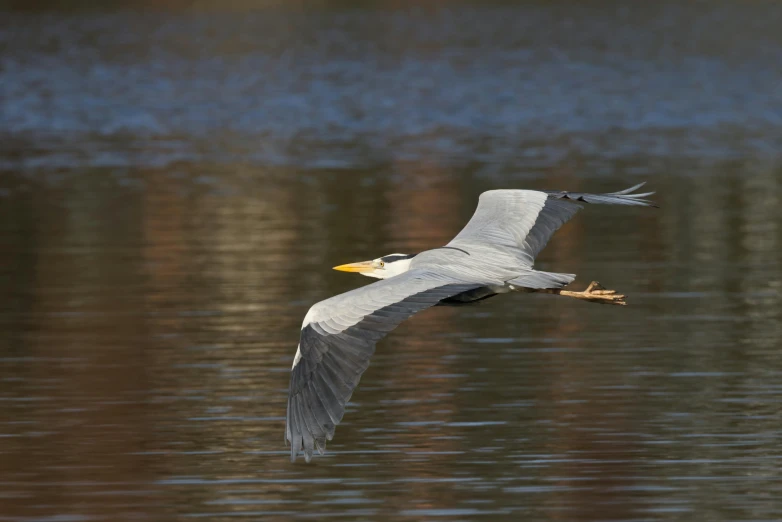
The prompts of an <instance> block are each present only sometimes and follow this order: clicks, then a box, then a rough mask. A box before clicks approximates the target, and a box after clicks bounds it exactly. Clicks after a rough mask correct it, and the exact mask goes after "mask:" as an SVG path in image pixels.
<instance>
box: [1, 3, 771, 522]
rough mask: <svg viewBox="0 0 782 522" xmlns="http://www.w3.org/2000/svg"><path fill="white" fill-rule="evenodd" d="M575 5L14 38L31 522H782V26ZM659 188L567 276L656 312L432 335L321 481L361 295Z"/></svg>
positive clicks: (559, 315)
mask: <svg viewBox="0 0 782 522" xmlns="http://www.w3.org/2000/svg"><path fill="white" fill-rule="evenodd" d="M766 7H767V9H766ZM562 9H564V7H561V6H559V4H557V5H556V6H551V7H545V6H536V7H512V6H505V7H502V8H498V9H488V8H483V9H481V8H477V7H476V8H472V10H471V11H470V12H469V13H467V14H465V13H461V12H460V13H457V12H455V11H449V10H448V9H433V10H431V11H414V12H402V11H388V12H385V11H382V10H372V9H364V10H362V9H355V10H348V11H346V12H343V11H340V10H338V9H337V10H324V11H323V12H319V13H316V14H309V15H308V14H306V13H301V12H296V13H292V12H290V13H289V12H286V13H283V14H284V15H285V16H283V18H282V19H284V20H286V21H287V22H288V23H287V25H286V24H278V23H277V22H279V21H280V18H275V16H282V15H279V14H277V15H269V17H263V16H256V15H252V16H250V15H247V16H243V17H240V18H242V24H244V25H242V27H244V28H245V29H248V28H249V29H252V30H249V29H248V30H238V29H236V26H234V25H232V24H231V23H230V22H232V21H233V20H236V18H232V16H233V15H227V14H225V13H222V14H215V16H214V18H213V19H207V18H204V17H202V16H201V15H197V14H191V15H189V16H184V15H182V16H179V15H175V14H172V13H169V14H166V15H162V14H159V15H151V18H150V19H149V20H151V21H149V20H147V21H148V22H149V23H141V22H142V21H144V20H142V19H141V18H136V16H137V15H134V14H131V13H125V14H115V15H101V14H90V15H85V14H83V15H72V16H69V17H62V18H61V19H57V20H54V19H52V18H47V16H48V15H45V14H40V15H35V14H29V15H25V16H22V15H18V14H15V15H9V17H3V19H2V21H0V24H2V25H0V29H2V31H0V39H1V40H2V47H0V59H1V66H2V69H0V74H2V75H3V82H0V84H1V85H2V89H3V94H4V96H2V97H0V110H1V111H2V112H1V114H2V115H3V119H2V123H0V134H2V135H3V136H5V137H6V138H8V139H4V140H0V168H2V169H3V170H1V171H0V252H2V255H0V326H2V329H3V332H4V335H2V336H0V440H2V444H0V486H1V487H0V505H1V506H2V509H1V510H0V519H3V520H6V519H8V520H30V519H36V520H37V519H44V520H45V519H58V520H63V519H67V520H90V519H102V518H111V519H122V518H131V517H138V516H146V517H147V518H151V519H155V520H159V519H168V518H171V519H173V518H184V517H195V518H208V519H215V520H219V519H222V518H229V517H235V516H244V517H247V518H251V519H256V518H269V519H272V520H274V519H277V520H288V519H290V518H291V517H293V516H310V517H316V516H322V517H325V516H340V517H344V518H358V519H385V518H398V519H409V520H418V519H423V518H434V517H440V518H445V519H449V520H450V519H468V518H474V517H477V516H479V515H484V516H488V517H493V518H496V519H507V520H517V519H519V518H529V519H562V520H578V519H601V520H605V519H612V520H642V519H653V518H663V517H665V518H682V517H685V518H691V517H700V518H705V519H709V520H719V519H728V518H730V519H776V518H779V516H780V513H782V508H781V507H780V503H779V501H778V500H777V498H778V497H779V496H780V493H781V492H780V488H779V486H778V482H779V481H778V480H776V479H778V469H779V464H780V458H782V454H781V453H780V450H779V444H778V440H779V436H780V432H779V421H780V418H779V411H778V410H779V408H778V404H779V402H780V399H781V398H782V397H781V396H782V387H780V385H779V384H778V383H779V382H780V377H781V376H782V359H781V358H780V357H782V356H780V352H779V349H778V344H779V338H780V335H781V334H782V307H780V289H781V288H782V263H781V262H780V259H782V255H780V253H781V248H782V247H781V245H782V237H780V222H781V221H780V218H782V211H781V210H780V204H779V203H780V201H781V200H782V186H781V185H780V180H781V179H782V168H781V165H782V162H780V156H779V153H778V151H779V150H782V148H780V147H777V145H778V141H779V137H780V136H782V134H780V133H779V122H778V117H777V114H778V113H779V111H778V108H779V106H780V105H779V89H777V88H776V86H777V85H778V83H779V82H778V81H776V80H777V77H778V76H779V66H778V64H779V63H780V62H779V60H776V58H777V57H778V54H779V52H780V45H779V36H778V34H777V32H776V31H775V30H774V31H772V30H771V29H770V26H771V25H773V24H772V23H771V21H773V20H774V19H775V18H774V17H775V16H776V15H777V11H778V9H776V8H774V7H773V6H765V7H764V8H763V12H762V16H761V15H758V9H760V7H746V8H744V9H743V10H740V9H738V8H735V7H731V6H729V5H727V4H726V5H723V6H717V7H709V8H706V7H701V8H700V9H703V10H705V12H701V11H699V10H698V9H699V8H696V7H688V6H673V7H669V8H668V9H669V11H665V10H662V11H658V10H656V9H651V8H650V9H648V10H646V11H644V12H643V13H638V12H637V11H634V10H624V11H623V10H619V11H615V10H612V9H607V8H597V7H595V8H594V9H593V10H592V11H590V12H589V13H587V12H586V11H588V9H587V8H580V7H579V8H573V9H572V10H569V11H568V12H569V13H570V15H569V16H570V19H571V22H570V25H568V23H566V22H561V23H560V22H557V23H556V24H553V25H552V23H548V22H551V21H552V20H559V19H560V18H558V17H559V16H560V15H561V14H562V13H561V12H560V11H561V10H562ZM747 13H749V14H747ZM752 13H754V16H753V14H752ZM642 15H643V16H642ZM41 17H43V18H41ZM245 18H246V19H245ZM777 18H778V17H777ZM129 21H130V22H133V23H131V24H130V26H132V27H134V28H135V29H137V30H138V31H137V32H133V33H132V34H131V33H128V31H127V30H124V29H121V28H124V27H126V26H128V25H127V24H128V22H129ZM576 22H579V23H578V24H577V25H578V27H580V28H582V29H583V31H581V30H579V31H574V30H572V27H573V24H575V23H576ZM547 23H548V29H547V28H546V27H545V26H546V24H547ZM665 23H669V24H670V28H669V29H668V30H667V31H661V30H659V29H657V27H658V26H659V27H662V26H665ZM513 24H520V25H519V27H516V26H515V25H513ZM660 24H662V25H660ZM693 24H695V25H693ZM699 24H700V25H699ZM704 24H705V25H704ZM709 24H711V25H709ZM721 24H723V25H725V26H727V27H733V26H734V25H737V24H738V25H741V24H743V25H741V27H740V28H736V32H735V34H740V35H743V36H744V38H738V37H737V38H736V39H734V41H733V42H731V44H730V45H727V44H726V43H725V42H722V41H721V40H720V41H714V39H713V38H712V36H710V35H713V34H716V33H715V29H714V28H715V27H719V28H721V29H720V34H723V33H724V27H723V25H721ZM511 26H513V27H512V28H511ZM691 26H693V27H694V26H697V27H700V28H702V31H699V32H697V35H695V36H692V34H693V33H692V32H690V31H689V28H690V27H691ZM774 27H776V26H774ZM19 28H21V29H19ZM258 28H264V29H268V30H269V31H270V32H264V31H259V30H257V29H258ZM503 28H504V29H503ZM524 28H527V29H529V30H523V29H524ZM612 28H613V29H615V30H608V29H612ZM302 29H307V30H302ZM398 29H399V30H402V29H404V30H405V31H406V33H405V35H406V38H399V37H397V36H395V34H396V33H393V31H396V30H398ZM511 29H512V30H511ZM633 29H635V31H633ZM489 33H491V34H489ZM192 34H197V35H200V36H203V38H198V39H192V38H190V37H189V36H188V37H185V36H183V35H192ZM262 34H266V35H272V36H274V37H272V36H268V38H261V37H260V36H258V35H262ZM731 34H733V33H731ZM248 35H255V36H248ZM492 35H496V36H492ZM606 35H608V36H606ZM688 35H689V36H688ZM609 36H610V38H609ZM690 36H692V38H690ZM123 38H126V40H125V41H124V43H123ZM482 42H483V43H482ZM486 42H488V43H486ZM33 58H34V59H33ZM422 71H423V72H427V73H428V74H422ZM487 71H489V72H492V74H488V73H487ZM118 74H121V75H122V82H119V81H118V80H117V75H118ZM52 76H55V77H57V78H58V80H59V81H58V82H49V81H47V79H49V78H50V77H52ZM750 84H751V86H749V85H750ZM41 85H45V86H46V89H48V90H49V91H50V93H49V94H47V93H46V89H43V88H42V87H41ZM118 86H121V87H118ZM541 86H544V87H545V88H543V87H541ZM118 89H119V91H118ZM118 92H119V94H118ZM487 93H488V94H487ZM748 93H749V94H748ZM123 96H124V97H125V98H123ZM118 100H122V103H120V101H118ZM775 118H776V119H775ZM643 179H646V180H648V181H649V182H650V183H651V184H652V185H653V187H652V188H653V189H655V190H657V191H658V196H656V199H657V200H658V201H659V202H660V203H661V205H662V208H661V209H659V210H657V211H653V210H648V209H642V210H639V209H622V208H592V209H589V211H588V212H584V213H583V214H582V215H580V216H579V217H578V218H577V219H576V220H574V221H573V222H571V223H569V224H568V225H566V226H565V227H564V228H563V229H562V230H561V231H560V232H559V233H558V234H557V235H556V236H555V238H554V240H553V242H552V243H551V245H549V247H548V248H547V249H546V250H545V251H544V252H543V253H542V255H541V257H540V260H539V261H540V262H539V266H540V268H542V269H544V270H556V271H561V272H574V273H578V274H580V276H581V277H580V279H579V280H580V281H581V282H582V284H586V283H587V282H588V281H589V280H591V279H597V280H601V281H603V282H604V283H610V285H611V286H612V287H616V288H618V289H621V290H622V291H625V292H626V293H628V294H629V296H630V300H631V301H630V302H631V306H628V307H627V308H626V309H621V310H616V309H613V308H609V307H599V306H591V305H588V304H584V303H578V302H572V303H571V302H567V300H562V299H557V298H555V297H553V296H506V297H505V298H497V299H493V300H489V301H487V302H485V303H484V304H482V305H480V306H477V307H465V308H438V309H434V310H430V311H428V312H427V313H425V314H422V315H421V316H420V317H416V318H415V319H413V320H411V321H410V322H408V323H406V324H404V325H403V326H401V327H400V328H399V329H398V330H397V331H396V332H395V333H394V334H393V335H392V336H390V337H389V338H387V339H386V340H385V341H384V342H383V343H381V345H380V347H379V349H378V353H377V355H376V357H375V358H374V359H373V361H372V366H371V367H370V369H369V370H368V371H367V373H366V374H365V376H364V378H363V380H362V384H361V386H360V387H359V389H358V391H357V392H356V394H355V395H354V397H353V402H352V403H351V405H350V406H349V408H348V413H347V414H346V416H345V422H344V424H343V425H341V426H340V427H339V428H338V430H337V437H336V439H335V440H334V441H333V442H332V444H331V445H330V447H329V452H328V454H327V455H326V456H325V457H323V458H318V459H316V460H315V461H314V462H313V464H312V465H309V466H304V465H295V466H294V465H291V464H290V463H289V462H288V456H287V451H286V448H285V446H284V444H283V429H284V420H283V415H284V411H285V408H284V405H285V398H286V393H287V385H288V382H287V379H288V369H289V368H290V362H291V358H292V356H293V352H294V351H295V346H296V343H297V340H298V329H299V326H300V324H301V319H302V317H303V316H304V314H305V313H306V310H307V309H308V307H309V306H310V305H311V304H312V303H314V302H316V301H318V300H321V299H323V298H325V297H328V296H331V295H334V294H336V293H338V292H341V291H345V290H347V289H350V288H354V287H356V286H357V285H360V284H364V283H366V282H368V280H364V279H360V278H357V277H351V276H350V275H345V274H338V273H334V272H332V271H331V270H330V269H329V267H331V266H334V265H336V264H340V263H344V262H349V261H355V260H359V259H365V258H368V257H373V256H378V255H382V254H387V253H391V252H417V251H420V250H422V249H426V248H429V247H432V246H436V245H440V244H442V243H444V242H445V241H447V240H448V239H449V238H450V237H452V236H453V234H454V233H455V232H456V231H458V230H459V228H460V227H461V226H462V225H463V224H464V222H466V220H467V219H468V218H469V216H470V215H471V213H472V211H473V209H474V206H475V203H476V201H477V197H478V195H479V194H480V192H481V191H483V190H486V189H490V188H497V187H529V188H567V189H572V190H593V191H603V190H616V189H619V188H623V187H625V186H629V185H631V184H634V183H635V182H637V181H640V180H643ZM47 517H48V518H47Z"/></svg>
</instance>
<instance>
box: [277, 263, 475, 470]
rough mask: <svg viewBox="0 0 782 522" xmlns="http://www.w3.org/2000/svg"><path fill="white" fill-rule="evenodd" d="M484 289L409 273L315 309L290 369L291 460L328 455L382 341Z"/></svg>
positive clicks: (288, 426) (288, 423) (420, 272)
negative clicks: (449, 301) (426, 313)
mask: <svg viewBox="0 0 782 522" xmlns="http://www.w3.org/2000/svg"><path fill="white" fill-rule="evenodd" d="M480 286H482V284H481V283H470V282H465V281H461V280H457V279H453V278H446V277H444V276H442V275H439V274H436V273H433V272H428V271H423V270H411V271H409V272H406V273H405V274H402V275H399V276H396V277H394V278H392V279H386V280H383V281H378V282H376V283H373V284H371V285H367V286H365V287H362V288H358V289H356V290H353V291H351V292H347V293H345V294H341V295H338V296H335V297H332V298H331V299H327V300H325V301H321V302H320V303H318V304H316V305H315V306H313V307H312V308H311V309H310V311H309V312H308V313H307V316H306V317H305V320H304V324H303V325H302V330H301V338H300V340H299V352H298V355H297V359H295V360H294V365H293V368H292V369H291V379H290V389H289V394H288V413H287V420H286V427H285V438H286V440H288V441H290V443H291V460H295V459H296V456H297V455H298V454H299V452H300V451H302V450H303V451H304V456H305V458H306V460H307V461H308V462H309V460H310V459H311V458H312V455H313V453H314V451H315V450H316V449H317V450H318V451H320V452H322V451H324V450H325V447H326V440H331V438H332V437H333V436H334V430H335V428H336V426H337V424H339V422H340V421H341V420H342V416H343V415H344V413H345V405H346V404H347V402H348V401H349V400H350V397H351V395H352V394H353V391H354V390H355V388H356V386H357V385H358V383H359V380H360V379H361V375H362V374H363V373H364V371H365V370H366V369H367V368H368V367H369V359H370V358H371V356H372V355H373V353H374V351H375V344H376V343H377V342H378V341H379V340H380V339H382V338H383V337H385V336H386V335H387V334H388V333H389V332H390V331H391V330H393V329H394V328H396V327H397V326H398V325H399V324H400V323H401V322H402V321H404V320H405V319H407V318H408V317H410V316H412V315H414V314H415V313H417V312H420V311H422V310H424V309H426V308H429V307H431V306H434V305H435V304H437V303H439V302H440V301H441V300H442V299H446V298H448V297H451V296H453V295H456V294H458V293H461V292H465V291H467V290H472V289H474V288H477V287H480Z"/></svg>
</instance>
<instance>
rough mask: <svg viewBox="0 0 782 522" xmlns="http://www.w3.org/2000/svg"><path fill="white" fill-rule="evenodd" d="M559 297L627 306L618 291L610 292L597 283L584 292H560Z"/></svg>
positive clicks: (590, 284) (623, 297)
mask: <svg viewBox="0 0 782 522" xmlns="http://www.w3.org/2000/svg"><path fill="white" fill-rule="evenodd" d="M559 295H566V296H568V297H574V298H576V299H583V300H585V301H591V302H593V303H602V304H613V305H620V306H625V305H626V304H627V301H625V296H624V295H622V294H617V293H616V290H608V289H606V288H605V287H604V286H603V285H601V284H600V283H598V282H597V281H592V282H591V283H589V286H588V287H587V288H586V290H584V291H583V292H571V291H569V290H560V291H559Z"/></svg>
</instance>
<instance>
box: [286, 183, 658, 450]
mask: <svg viewBox="0 0 782 522" xmlns="http://www.w3.org/2000/svg"><path fill="white" fill-rule="evenodd" d="M641 186H643V183H641V184H640V185H636V186H634V187H631V188H629V189H626V190H622V191H619V192H612V193H609V194H582V193H576V192H557V191H537V190H490V191H488V192H484V193H483V194H481V196H480V198H479V200H478V207H477V209H476V210H475V213H474V214H473V216H472V218H471V219H470V221H469V222H468V223H467V225H466V226H465V227H464V228H463V229H462V230H461V232H459V234H457V236H456V237H455V238H454V239H453V240H451V242H449V243H448V244H447V245H445V246H442V247H439V248H434V249H432V250H426V251H424V252H421V253H418V254H390V255H387V256H383V257H379V258H377V259H373V260H371V261H362V262H359V263H350V264H346V265H340V266H337V267H334V268H335V269H336V270H341V271H346V272H356V273H359V274H362V275H365V276H368V277H373V278H376V279H380V281H376V282H374V283H372V284H369V285H366V286H364V287H361V288H357V289H355V290H351V291H349V292H346V293H344V294H340V295H336V296H334V297H331V298H329V299H326V300H325V301H321V302H319V303H317V304H315V305H313V306H312V308H310V309H309V311H308V312H307V315H306V316H305V317H304V321H303V323H302V326H301V336H300V339H299V346H298V349H297V350H296V355H295V357H294V359H293V366H292V367H291V377H290V388H289V391H288V411H287V418H286V429H285V439H286V441H288V442H290V444H291V461H295V460H296V456H297V455H298V454H299V453H300V452H301V451H302V450H303V451H304V456H305V458H306V460H307V462H309V461H310V459H311V458H312V455H313V453H314V451H315V449H317V450H318V452H319V453H321V454H323V452H324V451H325V448H326V441H327V440H331V439H332V437H333V436H334V430H335V428H336V426H337V424H339V422H340V421H341V420H342V416H343V414H344V412H345V404H346V403H347V402H348V401H349V400H350V397H351V395H352V394H353V391H354V390H355V388H356V386H357V385H358V382H359V379H360V378H361V375H362V374H363V373H364V371H365V370H366V369H367V367H368V366H369V359H370V357H371V356H372V354H373V353H374V351H375V344H376V343H377V342H378V341H380V340H381V339H382V338H383V337H385V336H386V335H387V334H388V333H389V332H390V331H391V330H393V329H394V328H396V327H397V326H398V325H399V324H400V323H401V322H402V321H404V320H405V319H407V318H408V317H411V316H412V315H414V314H416V313H418V312H420V311H422V310H425V309H427V308H429V307H432V306H434V305H437V304H451V303H453V304H468V303H473V302H477V301H480V300H483V299H486V298H489V297H493V296H495V295H497V294H503V293H507V292H513V291H519V292H543V293H552V294H558V295H564V296H569V297H574V298H577V299H583V300H587V301H591V302H598V303H606V304H616V305H624V304H625V296H623V295H621V294H617V293H616V292H615V291H613V290H607V289H605V288H603V287H602V286H600V285H599V283H596V282H594V281H593V282H592V283H591V284H590V285H589V287H588V288H587V289H586V290H584V291H582V292H573V291H567V290H563V287H565V286H566V285H568V284H569V283H571V282H572V281H573V280H574V279H575V277H576V276H575V275H574V274H559V273H552V272H542V271H538V270H535V269H534V268H533V265H534V262H535V257H536V256H537V255H538V253H539V252H540V251H541V250H542V249H543V247H544V246H546V243H548V240H549V239H550V238H551V236H552V235H553V234H554V232H556V231H557V230H558V229H559V227H561V226H562V224H564V223H565V222H566V221H568V220H569V219H570V218H571V217H573V215H574V214H575V213H576V212H577V211H578V210H579V209H580V208H582V207H581V205H579V204H578V203H579V202H581V203H599V204H609V205H638V206H654V205H653V204H652V203H651V202H650V201H649V200H647V199H644V198H646V197H647V196H650V195H652V194H654V193H653V192H648V193H645V194H638V193H636V191H637V190H638V189H639V188H640V187H641Z"/></svg>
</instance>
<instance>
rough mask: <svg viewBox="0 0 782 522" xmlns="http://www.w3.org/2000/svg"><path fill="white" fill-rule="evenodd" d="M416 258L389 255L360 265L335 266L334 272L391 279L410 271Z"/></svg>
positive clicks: (409, 255) (413, 255)
mask: <svg viewBox="0 0 782 522" xmlns="http://www.w3.org/2000/svg"><path fill="white" fill-rule="evenodd" d="M414 257H415V254H389V255H387V256H383V257H378V258H377V259H373V260H371V261H361V262H358V263H348V264H347V265H339V266H335V267H334V270H339V271H340V272H358V273H359V274H361V275H365V276H367V277H375V278H377V279H388V278H389V277H394V276H397V275H399V274H403V273H405V272H407V271H408V270H409V269H410V263H411V261H412V260H413V258H414Z"/></svg>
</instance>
